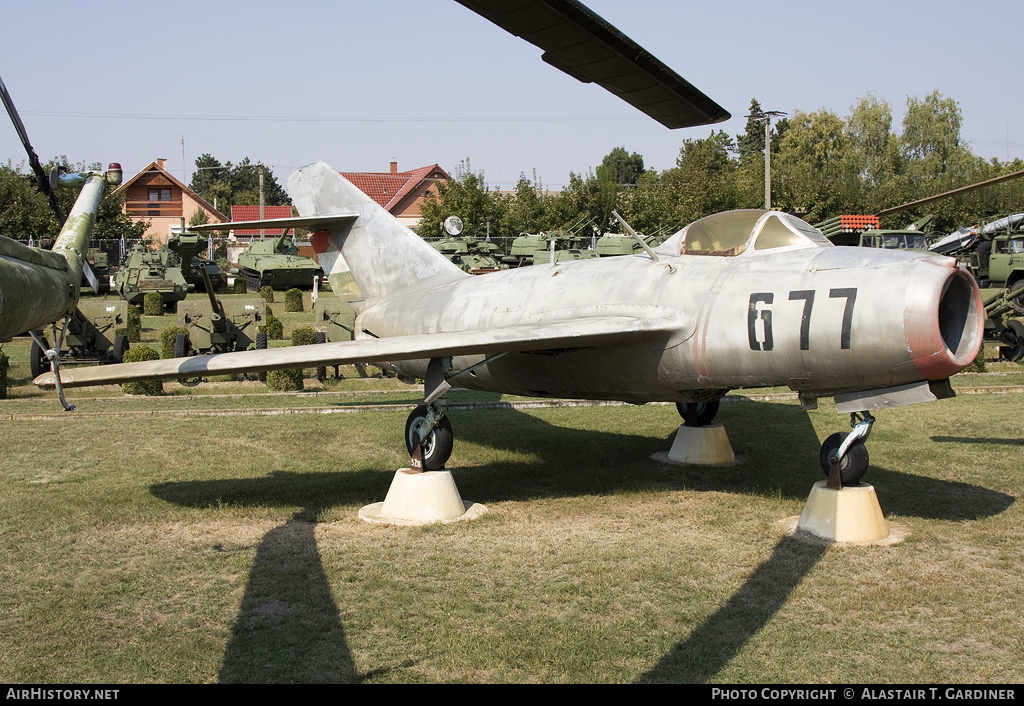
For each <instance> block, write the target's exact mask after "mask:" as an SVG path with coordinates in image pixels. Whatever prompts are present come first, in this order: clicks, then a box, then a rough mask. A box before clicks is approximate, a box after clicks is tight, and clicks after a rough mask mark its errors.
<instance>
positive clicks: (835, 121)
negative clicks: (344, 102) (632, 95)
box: [419, 91, 1024, 237]
mask: <svg viewBox="0 0 1024 706" xmlns="http://www.w3.org/2000/svg"><path fill="white" fill-rule="evenodd" d="M764 119H765V113H764V111H763V110H762V109H761V106H760V104H759V103H758V101H757V100H756V99H753V100H751V103H750V110H749V115H748V119H747V124H746V126H745V127H746V129H745V131H744V132H743V133H742V134H740V135H736V136H735V138H734V137H733V136H730V135H728V134H726V133H725V132H724V131H722V130H718V131H716V132H713V133H712V134H710V135H709V136H708V137H705V138H701V139H687V140H684V141H683V144H682V146H681V147H680V149H679V153H678V155H677V157H676V164H675V166H674V167H672V168H670V169H666V170H664V171H662V172H658V171H657V170H653V169H645V168H644V161H643V157H642V156H641V155H639V154H637V153H635V152H634V153H630V152H628V151H627V150H626V149H625V148H624V147H616V148H615V149H613V150H612V151H611V152H610V153H609V154H608V155H606V156H605V158H604V159H603V160H602V162H601V165H600V166H598V167H597V168H596V169H595V170H594V171H593V172H591V173H588V174H585V175H584V174H576V173H575V172H573V173H570V175H569V184H568V186H566V187H565V188H564V189H562V190H561V191H560V192H557V193H552V192H549V191H547V190H545V189H544V187H543V184H542V183H541V182H540V180H538V179H537V178H536V175H534V178H533V179H528V178H527V177H526V176H525V174H523V175H521V176H520V178H519V182H518V184H517V185H516V188H515V190H514V191H512V192H499V191H495V190H491V189H489V187H488V185H487V182H486V180H485V178H484V175H483V173H482V172H474V171H473V170H472V168H471V166H470V161H469V159H468V158H467V159H466V160H464V161H463V162H462V163H460V164H459V166H458V168H457V169H455V170H454V174H453V179H452V180H451V181H449V182H447V183H443V182H439V183H438V184H437V193H436V194H434V193H431V194H430V196H428V199H427V201H426V202H425V203H424V204H423V206H422V208H421V214H422V221H421V223H420V228H419V232H420V234H421V235H423V236H427V237H429V236H436V235H440V234H441V223H443V221H444V219H445V218H446V217H448V216H449V215H456V216H459V217H460V218H462V219H463V221H464V222H465V223H466V224H467V228H466V232H467V234H469V235H475V236H480V237H482V236H483V235H484V234H485V232H489V234H490V235H491V237H514V236H516V235H518V234H519V233H537V232H541V231H547V230H554V229H558V228H565V227H569V226H570V225H572V224H576V225H577V227H580V226H584V229H585V231H586V234H587V235H589V234H590V233H591V232H595V233H597V234H598V235H600V234H603V233H605V232H609V231H610V232H619V227H618V225H617V223H616V222H614V219H613V216H612V213H611V212H612V210H613V209H617V210H618V211H619V213H621V214H622V215H623V217H624V218H626V220H627V221H628V222H629V223H630V225H632V227H633V228H634V229H636V230H637V231H639V232H641V233H645V234H652V233H655V232H658V231H662V232H665V231H668V232H674V231H675V230H677V229H678V228H680V227H682V226H684V225H686V224H687V223H690V222H691V221H694V220H696V219H698V218H702V217H703V216H707V215H710V214H712V213H716V212H719V211H726V210H731V209H738V208H763V207H764V181H765V168H764V167H765V164H764V161H765V158H764V148H765V143H766V136H765V123H764ZM961 123H962V116H961V112H960V107H959V104H958V103H957V102H956V101H954V100H953V99H951V98H946V97H943V96H942V95H941V94H940V93H939V92H937V91H936V92H934V93H932V94H930V95H928V96H927V97H926V98H924V99H918V98H908V99H907V111H906V115H905V117H904V118H903V121H902V125H901V126H900V129H899V130H896V129H894V126H893V117H892V107H891V106H890V104H889V103H887V102H886V101H883V100H880V99H878V98H877V97H875V96H874V95H868V96H866V97H864V98H862V99H860V100H859V101H858V102H857V103H856V104H855V105H854V106H852V108H851V111H850V114H849V115H847V116H845V117H841V116H839V115H837V114H835V113H833V112H831V111H827V110H819V111H815V112H804V111H799V110H798V111H795V112H794V113H793V114H792V115H790V116H787V117H783V118H780V119H778V120H775V121H773V122H772V124H771V150H770V151H771V182H772V207H773V208H778V209H781V210H784V211H788V212H790V213H795V214H797V215H799V216H800V217H801V218H803V219H804V220H806V221H808V222H810V223H816V222H820V221H823V220H825V219H826V218H830V217H833V216H838V215H841V214H848V213H861V214H875V213H878V212H879V211H881V210H883V209H886V208H890V207H893V206H898V205H901V204H904V203H909V202H911V201H915V200H917V199H921V198H925V197H927V196H932V195H935V194H939V193H943V192H945V191H949V190H951V189H955V188H958V187H961V186H967V185H969V184H973V183H977V182H979V181H984V180H986V179H991V178H994V177H997V176H1001V175H1003V174H1009V173H1011V172H1015V171H1020V170H1022V169H1024V161H1022V160H1021V159H1014V160H1012V161H1008V162H1000V161H999V160H996V159H991V160H985V159H983V158H981V157H978V156H976V155H974V154H973V153H972V152H971V149H970V145H969V144H968V143H967V142H965V141H964V140H963V138H962V137H961V135H960V128H961ZM1020 210H1024V179H1019V180H1013V181H1009V182H1005V183H1003V184H1000V185H995V186H991V187H987V188H985V189H980V190H977V191H974V192H970V193H968V194H964V195H960V196H957V197H954V198H950V199H946V200H943V201H939V202H937V203H934V204H932V205H930V206H928V207H927V208H926V209H925V210H921V209H918V210H916V211H914V210H911V211H904V212H902V213H899V214H896V215H894V216H890V217H887V218H886V219H883V221H882V227H883V228H902V227H905V226H906V225H909V224H910V223H911V222H913V221H914V220H916V219H918V218H920V217H922V216H924V215H927V214H928V213H932V214H935V216H936V220H935V229H936V232H951V231H953V230H955V229H956V228H957V227H959V226H962V225H964V226H966V225H973V224H975V223H978V222H980V221H982V220H985V219H988V218H992V217H993V216H996V215H999V214H1003V215H1005V214H1006V213H1008V212H1013V211H1020ZM584 224H585V225H584ZM591 228H592V229H593V230H591Z"/></svg>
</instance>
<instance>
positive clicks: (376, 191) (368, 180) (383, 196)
mask: <svg viewBox="0 0 1024 706" xmlns="http://www.w3.org/2000/svg"><path fill="white" fill-rule="evenodd" d="M435 169H437V170H440V171H441V173H442V174H445V177H447V174H446V173H445V171H444V170H443V169H441V167H439V166H438V165H436V164H431V165H430V166H429V167H420V168H419V169H413V170H412V171H409V172H398V173H397V174H391V173H390V172H341V175H342V176H343V177H345V178H346V179H348V180H349V181H350V182H352V183H353V184H355V186H356V187H358V188H359V190H360V191H362V192H363V193H365V194H366V195H367V196H369V197H370V198H371V199H373V200H374V201H376V202H377V203H379V204H380V205H381V206H383V207H384V208H386V209H388V210H389V211H390V210H391V209H392V208H393V207H394V206H397V205H398V204H399V203H401V202H402V199H403V198H405V197H406V196H407V195H408V194H409V192H411V191H412V190H413V189H415V188H416V187H417V186H419V185H420V184H421V183H422V182H423V180H424V179H426V178H427V176H428V175H429V174H430V173H431V172H432V171H434V170H435Z"/></svg>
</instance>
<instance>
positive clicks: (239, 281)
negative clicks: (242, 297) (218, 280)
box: [225, 270, 249, 294]
mask: <svg viewBox="0 0 1024 706" xmlns="http://www.w3.org/2000/svg"><path fill="white" fill-rule="evenodd" d="M225 272H227V270H225ZM233 286H234V289H232V290H231V291H233V292H234V293H235V294H245V293H246V292H248V291H249V288H248V287H246V286H245V278H244V277H235V284H234V285H233Z"/></svg>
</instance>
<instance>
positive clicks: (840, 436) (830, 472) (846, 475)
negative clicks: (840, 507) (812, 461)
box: [818, 412, 875, 490]
mask: <svg viewBox="0 0 1024 706" xmlns="http://www.w3.org/2000/svg"><path fill="white" fill-rule="evenodd" d="M874 423H875V418H874V417H873V416H871V413H870V412H864V416H859V415H857V413H856V412H855V413H853V414H851V415H850V426H851V427H853V431H851V432H850V433H848V434H846V433H843V432H841V431H840V432H836V433H835V434H833V435H832V436H830V437H828V438H827V439H825V443H823V444H822V445H821V451H820V452H819V454H818V460H819V462H820V463H821V470H822V471H824V472H825V475H826V476H827V477H828V480H829V484H828V486H827V487H829V488H833V489H834V490H838V489H839V488H841V487H842V486H844V485H857V484H858V483H860V479H861V478H863V477H864V474H865V473H867V470H868V449H867V447H866V446H864V440H865V439H867V438H868V434H870V433H871V426H872V425H873V424H874Z"/></svg>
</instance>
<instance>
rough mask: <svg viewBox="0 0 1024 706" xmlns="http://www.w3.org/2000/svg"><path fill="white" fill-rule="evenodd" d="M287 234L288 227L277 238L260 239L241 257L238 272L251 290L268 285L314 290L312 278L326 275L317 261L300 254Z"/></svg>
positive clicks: (255, 290)
mask: <svg viewBox="0 0 1024 706" xmlns="http://www.w3.org/2000/svg"><path fill="white" fill-rule="evenodd" d="M287 235H288V229H285V230H284V232H283V233H281V236H280V237H279V238H276V239H274V240H257V241H255V242H253V243H252V245H250V246H249V248H248V249H247V250H246V251H245V252H244V253H242V254H241V255H239V256H238V272H239V274H240V275H241V276H242V277H244V278H245V286H246V288H247V289H248V290H249V291H250V292H258V291H260V289H261V288H263V287H268V286H269V287H273V288H274V289H278V290H285V289H291V288H293V287H295V288H298V289H312V288H313V278H314V277H319V276H322V275H323V273H324V271H323V269H322V268H321V267H320V265H318V264H317V262H316V260H313V259H311V258H308V257H302V256H300V255H299V249H298V248H297V247H296V246H295V245H294V244H292V243H291V242H290V241H289V240H287V238H286V236H287Z"/></svg>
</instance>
